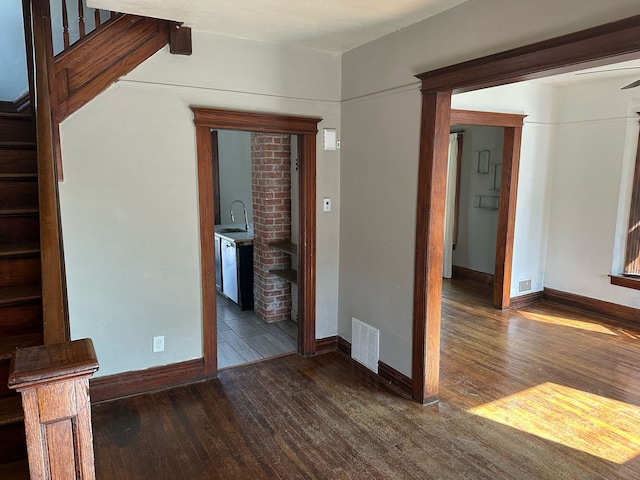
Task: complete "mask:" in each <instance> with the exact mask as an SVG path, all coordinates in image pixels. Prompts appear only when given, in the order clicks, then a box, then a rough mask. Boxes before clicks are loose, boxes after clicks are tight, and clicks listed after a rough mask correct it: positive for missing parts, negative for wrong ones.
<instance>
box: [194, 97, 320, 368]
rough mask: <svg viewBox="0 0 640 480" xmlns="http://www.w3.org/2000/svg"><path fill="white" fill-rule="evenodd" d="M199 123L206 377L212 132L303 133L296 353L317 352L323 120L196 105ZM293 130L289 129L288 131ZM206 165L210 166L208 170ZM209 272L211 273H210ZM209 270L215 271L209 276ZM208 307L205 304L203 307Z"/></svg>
mask: <svg viewBox="0 0 640 480" xmlns="http://www.w3.org/2000/svg"><path fill="white" fill-rule="evenodd" d="M192 110H193V113H194V123H195V124H196V143H197V145H198V147H197V157H198V160H197V161H198V188H199V190H200V191H199V202H200V214H199V215H200V237H201V262H202V275H203V277H205V276H206V277H208V278H206V279H205V278H203V279H202V302H203V334H204V342H205V344H204V358H205V360H204V362H205V365H206V368H207V376H214V375H215V374H216V371H217V370H216V363H214V362H216V361H217V360H215V359H216V358H217V343H216V341H215V340H216V335H215V333H214V332H215V330H216V328H217V325H216V312H215V296H216V289H215V249H214V247H213V244H212V243H211V245H209V240H208V239H206V238H203V237H206V236H211V237H213V232H214V227H215V223H214V201H215V200H214V194H213V180H212V175H213V173H212V167H211V165H212V161H211V152H212V145H211V134H210V131H211V130H212V129H234V130H242V131H248V132H255V131H261V132H268V133H283V134H295V135H299V137H298V141H299V142H300V143H299V147H298V152H299V153H300V159H299V162H300V168H299V175H300V190H299V195H300V197H299V203H300V218H299V221H300V226H299V232H300V233H299V241H298V242H299V243H298V264H299V266H298V280H299V283H298V292H299V295H298V298H299V305H298V352H299V353H300V354H302V355H314V354H315V352H316V339H315V331H316V258H315V257H316V209H315V206H316V178H315V177H316V135H317V132H318V122H320V121H321V119H320V118H315V117H314V118H311V117H296V116H287V115H276V114H264V113H255V112H238V111H231V110H220V109H215V108H203V107H192ZM289 129H290V130H289ZM205 164H206V166H205ZM209 269H211V270H209ZM207 272H211V273H207ZM205 305H207V306H206V307H205Z"/></svg>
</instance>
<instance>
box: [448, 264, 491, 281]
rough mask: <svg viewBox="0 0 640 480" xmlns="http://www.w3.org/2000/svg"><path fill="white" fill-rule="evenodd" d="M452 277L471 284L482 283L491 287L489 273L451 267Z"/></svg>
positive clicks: (456, 266) (455, 266)
mask: <svg viewBox="0 0 640 480" xmlns="http://www.w3.org/2000/svg"><path fill="white" fill-rule="evenodd" d="M452 274H453V275H452V277H453V278H456V279H460V280H469V281H471V282H477V283H482V284H483V285H489V286H493V275H492V274H490V273H485V272H479V271H477V270H472V269H470V268H466V267H460V266H458V265H453V267H452Z"/></svg>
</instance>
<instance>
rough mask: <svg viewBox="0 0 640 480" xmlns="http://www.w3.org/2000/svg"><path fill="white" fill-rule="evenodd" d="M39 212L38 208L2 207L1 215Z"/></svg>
mask: <svg viewBox="0 0 640 480" xmlns="http://www.w3.org/2000/svg"><path fill="white" fill-rule="evenodd" d="M34 213H38V209H37V208H0V215H32V214H34Z"/></svg>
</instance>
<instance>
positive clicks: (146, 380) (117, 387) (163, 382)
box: [89, 358, 206, 403]
mask: <svg viewBox="0 0 640 480" xmlns="http://www.w3.org/2000/svg"><path fill="white" fill-rule="evenodd" d="M205 378H206V374H205V366H204V360H203V359H202V358H197V359H195V360H188V361H186V362H180V363H172V364H171V365H166V366H162V367H152V368H148V369H146V370H137V371H134V372H126V373H118V374H116V375H108V376H105V377H98V378H92V379H91V380H90V381H89V387H90V391H91V403H99V402H105V401H108V400H115V399H117V398H122V397H129V396H131V395H139V394H141V393H147V392H151V391H154V390H162V389H164V388H170V387H175V386H177V385H184V384H187V383H193V382H197V381H199V380H203V379H205Z"/></svg>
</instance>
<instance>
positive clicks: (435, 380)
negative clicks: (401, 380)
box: [412, 92, 451, 405]
mask: <svg viewBox="0 0 640 480" xmlns="http://www.w3.org/2000/svg"><path fill="white" fill-rule="evenodd" d="M450 116H451V92H436V93H426V92H423V95H422V125H421V129H422V132H421V141H420V160H419V167H418V192H421V194H420V195H419V196H418V208H417V219H416V257H415V287H414V289H415V296H414V301H413V357H412V358H413V366H412V370H413V372H412V375H413V382H412V383H413V388H412V390H413V399H414V400H415V401H416V402H419V403H422V404H423V405H426V404H429V403H433V402H436V401H437V400H438V389H439V380H440V379H439V376H440V304H441V302H442V252H443V246H444V207H445V196H446V192H447V161H448V151H449V119H450Z"/></svg>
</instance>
